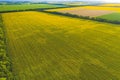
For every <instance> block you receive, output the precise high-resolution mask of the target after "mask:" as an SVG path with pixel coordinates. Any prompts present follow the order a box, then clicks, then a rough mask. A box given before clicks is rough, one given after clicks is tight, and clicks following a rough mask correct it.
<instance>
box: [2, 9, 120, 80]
mask: <svg viewBox="0 0 120 80" xmlns="http://www.w3.org/2000/svg"><path fill="white" fill-rule="evenodd" d="M2 18H3V21H4V27H5V28H6V33H7V34H6V35H7V41H8V52H9V56H10V57H11V59H12V64H13V73H14V75H15V78H16V80H119V79H120V45H119V44H120V25H113V24H108V23H100V22H96V21H90V20H83V19H77V18H70V17H65V16H58V15H53V14H48V13H42V12H32V11H27V12H13V13H4V14H2Z"/></svg>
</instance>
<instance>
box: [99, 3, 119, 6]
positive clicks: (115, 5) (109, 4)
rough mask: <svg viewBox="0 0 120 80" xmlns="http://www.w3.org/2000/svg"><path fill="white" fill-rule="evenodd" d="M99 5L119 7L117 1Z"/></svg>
mask: <svg viewBox="0 0 120 80" xmlns="http://www.w3.org/2000/svg"><path fill="white" fill-rule="evenodd" d="M100 6H109V7H110V6H112V7H120V4H119V3H118V4H102V5H100Z"/></svg>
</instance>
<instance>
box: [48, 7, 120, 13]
mask: <svg viewBox="0 0 120 80" xmlns="http://www.w3.org/2000/svg"><path fill="white" fill-rule="evenodd" d="M77 9H88V10H107V11H116V12H120V8H115V7H102V6H84V7H72V8H61V9H51V10H47V11H63V10H77Z"/></svg>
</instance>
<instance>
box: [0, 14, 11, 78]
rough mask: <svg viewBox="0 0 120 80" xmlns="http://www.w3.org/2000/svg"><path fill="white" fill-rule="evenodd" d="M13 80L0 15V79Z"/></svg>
mask: <svg viewBox="0 0 120 80" xmlns="http://www.w3.org/2000/svg"><path fill="white" fill-rule="evenodd" d="M1 78H3V79H5V80H13V75H12V63H11V60H10V58H9V56H8V54H7V45H6V37H5V32H4V27H3V21H2V17H1V15H0V79H1Z"/></svg>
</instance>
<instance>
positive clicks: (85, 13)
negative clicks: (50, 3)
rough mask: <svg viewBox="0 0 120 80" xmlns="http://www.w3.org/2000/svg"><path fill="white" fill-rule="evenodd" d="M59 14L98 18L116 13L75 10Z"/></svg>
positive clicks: (63, 11) (62, 11)
mask: <svg viewBox="0 0 120 80" xmlns="http://www.w3.org/2000/svg"><path fill="white" fill-rule="evenodd" d="M57 12H60V13H70V14H75V15H79V16H89V17H97V16H101V15H105V14H110V13H113V12H114V11H106V10H89V9H74V10H61V11H57Z"/></svg>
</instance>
